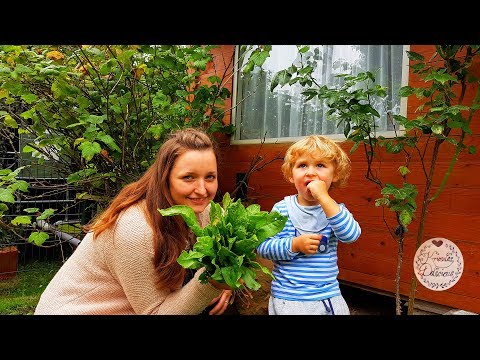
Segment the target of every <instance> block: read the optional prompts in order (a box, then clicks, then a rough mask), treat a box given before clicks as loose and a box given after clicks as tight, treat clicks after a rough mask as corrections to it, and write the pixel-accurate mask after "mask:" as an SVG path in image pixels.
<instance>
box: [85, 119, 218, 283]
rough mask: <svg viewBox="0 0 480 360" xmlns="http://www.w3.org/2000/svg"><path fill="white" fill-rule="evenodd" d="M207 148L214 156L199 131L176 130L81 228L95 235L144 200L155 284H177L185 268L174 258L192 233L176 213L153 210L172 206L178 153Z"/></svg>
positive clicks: (190, 129) (203, 134)
mask: <svg viewBox="0 0 480 360" xmlns="http://www.w3.org/2000/svg"><path fill="white" fill-rule="evenodd" d="M208 149H211V150H212V151H213V152H214V153H215V156H216V157H217V160H218V156H217V152H216V148H215V146H214V143H213V142H212V140H211V139H210V137H209V136H208V135H207V134H205V133H204V132H202V131H200V130H196V129H193V128H187V129H183V130H178V131H176V132H174V133H173V134H171V135H170V138H169V139H168V140H167V141H165V143H164V144H163V145H162V146H161V147H160V149H159V151H158V153H157V157H156V159H155V162H154V163H153V164H152V165H151V166H150V168H149V169H148V170H147V171H146V172H145V174H144V175H143V176H142V177H141V178H140V179H139V180H138V181H135V182H133V183H131V184H128V185H127V186H125V187H124V188H123V189H122V190H121V191H120V192H119V193H118V194H117V196H116V197H115V198H114V199H113V200H112V202H111V203H110V205H109V206H108V208H107V209H106V210H105V211H104V212H103V213H102V214H100V215H99V216H98V217H97V218H96V219H94V220H93V221H92V222H91V223H90V224H88V225H87V226H86V227H85V229H86V230H87V231H93V232H94V236H95V237H97V236H98V235H100V234H101V233H102V232H103V231H105V230H107V229H109V228H111V227H113V226H114V225H115V223H116V221H117V219H118V217H119V215H120V213H121V212H122V211H123V210H125V209H126V208H128V207H130V206H132V205H134V204H136V203H138V202H139V201H141V200H143V199H145V203H146V209H144V211H145V217H146V219H147V221H148V223H149V225H150V226H151V228H152V231H153V238H154V249H155V257H154V264H155V268H156V270H157V271H158V274H159V281H158V284H157V285H158V286H162V287H169V288H175V287H178V285H179V284H181V282H182V280H183V278H184V276H185V269H184V268H182V267H181V266H180V265H179V264H178V263H177V258H178V256H179V255H180V253H181V252H182V250H184V249H185V246H186V244H187V241H188V239H189V237H190V236H192V233H191V231H190V230H189V229H188V227H187V225H186V224H185V221H184V220H183V218H182V217H180V216H170V217H162V216H161V215H160V213H159V211H158V210H157V209H165V208H168V207H170V206H173V205H175V204H174V201H173V199H172V196H171V193H170V186H169V183H168V179H169V176H170V173H171V171H172V168H173V165H174V164H175V161H176V159H177V158H178V156H180V155H181V154H183V153H184V152H185V151H187V150H208Z"/></svg>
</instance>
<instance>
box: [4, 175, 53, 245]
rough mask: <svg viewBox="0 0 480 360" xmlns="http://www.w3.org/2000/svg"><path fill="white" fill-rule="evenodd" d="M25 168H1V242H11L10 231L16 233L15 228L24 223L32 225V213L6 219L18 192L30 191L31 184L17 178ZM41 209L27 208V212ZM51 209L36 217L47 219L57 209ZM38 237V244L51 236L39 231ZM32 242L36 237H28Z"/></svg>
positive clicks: (36, 218)
mask: <svg viewBox="0 0 480 360" xmlns="http://www.w3.org/2000/svg"><path fill="white" fill-rule="evenodd" d="M24 168H25V166H20V167H18V168H17V169H15V170H14V171H12V170H11V169H0V243H8V242H10V236H9V235H8V232H13V233H15V234H16V232H15V229H16V228H18V227H20V226H22V225H30V224H31V223H32V216H31V215H17V216H15V218H14V219H12V220H10V221H6V220H5V219H6V216H5V215H7V214H8V213H9V210H10V209H9V205H12V204H14V203H15V199H16V193H17V192H23V193H26V192H28V188H29V186H30V185H29V184H28V183H27V182H26V181H24V180H19V179H17V177H18V175H19V174H20V172H21V171H22V170H23V169H24ZM38 210H39V209H25V212H27V213H34V212H38ZM48 210H49V211H47V210H46V211H44V212H43V213H42V214H40V215H39V216H36V217H35V221H36V220H40V219H41V218H43V219H46V218H48V217H49V216H51V215H53V214H54V212H55V210H54V209H48ZM38 234H39V235H38V238H37V239H35V240H36V241H35V243H36V244H37V245H41V244H43V243H44V242H45V240H47V239H48V238H49V235H48V234H47V233H45V232H43V231H42V232H38ZM28 241H30V242H32V241H34V239H30V238H29V239H28Z"/></svg>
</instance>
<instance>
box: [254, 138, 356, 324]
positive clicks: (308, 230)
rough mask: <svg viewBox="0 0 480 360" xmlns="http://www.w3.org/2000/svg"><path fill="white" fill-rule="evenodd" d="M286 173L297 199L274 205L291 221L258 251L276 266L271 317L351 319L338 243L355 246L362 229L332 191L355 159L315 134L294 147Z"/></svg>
mask: <svg viewBox="0 0 480 360" xmlns="http://www.w3.org/2000/svg"><path fill="white" fill-rule="evenodd" d="M282 172H283V175H284V176H285V178H286V179H287V180H288V181H290V182H291V183H293V184H294V185H295V188H296V189H297V194H296V195H290V196H286V197H285V198H284V199H283V200H281V201H279V202H278V203H276V204H275V205H274V206H273V209H272V211H273V210H276V211H278V212H280V213H281V214H282V215H286V216H288V220H287V222H286V224H285V227H284V228H283V230H282V231H281V232H279V233H278V234H277V235H275V236H273V237H270V238H268V239H266V240H265V241H263V242H262V243H261V244H260V245H259V246H258V248H257V251H258V254H259V255H260V256H261V257H263V258H266V259H270V260H272V261H273V272H272V273H273V275H274V276H275V280H273V281H272V284H271V296H270V300H269V305H268V313H269V315H349V314H350V310H349V308H348V305H347V303H346V302H345V299H344V298H343V296H342V294H341V293H340V287H339V283H338V280H337V275H338V265H337V244H338V241H341V242H344V243H351V242H354V241H355V240H357V239H358V237H359V236H360V233H361V229H360V226H359V224H358V222H357V221H355V219H354V218H353V215H352V214H351V213H350V212H349V211H348V210H347V208H346V207H345V205H344V204H343V203H340V204H338V203H337V202H336V201H335V200H334V199H333V198H332V197H331V196H330V194H329V190H330V189H332V188H333V187H342V186H345V185H346V182H347V179H348V177H349V175H350V159H349V157H348V156H347V154H345V152H344V151H343V150H342V148H340V146H338V145H337V144H336V143H335V142H334V141H332V140H330V139H328V138H326V137H323V136H320V135H311V136H307V137H305V138H303V139H301V140H299V141H297V142H296V143H294V144H293V145H292V146H290V148H289V149H288V150H287V152H286V154H285V159H284V163H283V165H282Z"/></svg>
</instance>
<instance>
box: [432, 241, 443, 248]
mask: <svg viewBox="0 0 480 360" xmlns="http://www.w3.org/2000/svg"><path fill="white" fill-rule="evenodd" d="M432 243H433V245H435V246H436V247H440V246H442V244H443V241H442V240H432Z"/></svg>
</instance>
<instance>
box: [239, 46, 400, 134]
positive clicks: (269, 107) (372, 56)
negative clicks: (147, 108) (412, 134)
mask: <svg viewBox="0 0 480 360" xmlns="http://www.w3.org/2000/svg"><path fill="white" fill-rule="evenodd" d="M310 51H311V52H312V53H313V52H316V54H318V55H317V59H318V61H317V67H316V68H315V71H314V76H315V78H316V79H317V81H319V83H321V84H324V85H327V86H328V87H332V86H334V85H336V84H338V82H339V81H340V80H339V79H338V78H335V75H337V74H341V73H351V74H353V75H357V74H358V73H360V72H364V71H367V70H368V71H371V72H372V73H373V74H374V75H375V79H376V82H375V83H376V84H380V85H382V86H385V87H387V92H388V96H387V99H386V101H381V102H378V103H377V104H375V108H376V109H377V111H378V112H379V113H380V114H382V117H381V118H380V119H379V121H378V123H377V130H378V131H388V130H392V129H393V125H392V124H391V123H390V122H389V121H388V120H387V116H386V112H387V110H388V111H392V112H393V113H394V114H398V113H399V111H400V97H399V95H398V90H399V89H400V87H401V86H402V60H403V55H404V54H403V53H404V50H403V46H402V45H311V46H310ZM297 54H298V50H297V47H296V46H295V45H274V46H273V47H272V50H271V52H270V57H269V58H268V59H267V61H266V62H265V64H264V66H263V69H262V70H260V69H258V68H257V69H255V70H254V71H252V72H251V73H250V74H248V75H244V74H242V73H240V75H239V76H238V79H237V96H236V103H237V104H238V105H237V107H236V114H235V125H236V127H237V132H236V134H235V139H236V140H251V139H263V137H264V136H265V137H266V138H284V137H298V136H304V135H309V134H314V133H315V134H343V127H342V128H337V126H336V123H335V121H331V120H328V119H327V116H326V112H327V111H328V108H327V107H324V106H323V105H322V104H321V103H320V102H319V101H318V99H316V98H315V99H312V100H309V101H305V98H304V96H303V95H301V92H302V91H303V90H304V88H303V87H302V86H300V85H299V84H298V83H297V84H294V85H292V86H289V85H285V86H283V87H280V86H277V88H276V89H275V90H274V92H273V93H272V92H271V91H270V83H271V80H272V78H273V76H274V75H275V73H277V72H278V71H280V70H283V69H286V68H288V67H289V66H290V65H291V64H294V63H295V62H296V61H298V58H297Z"/></svg>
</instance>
